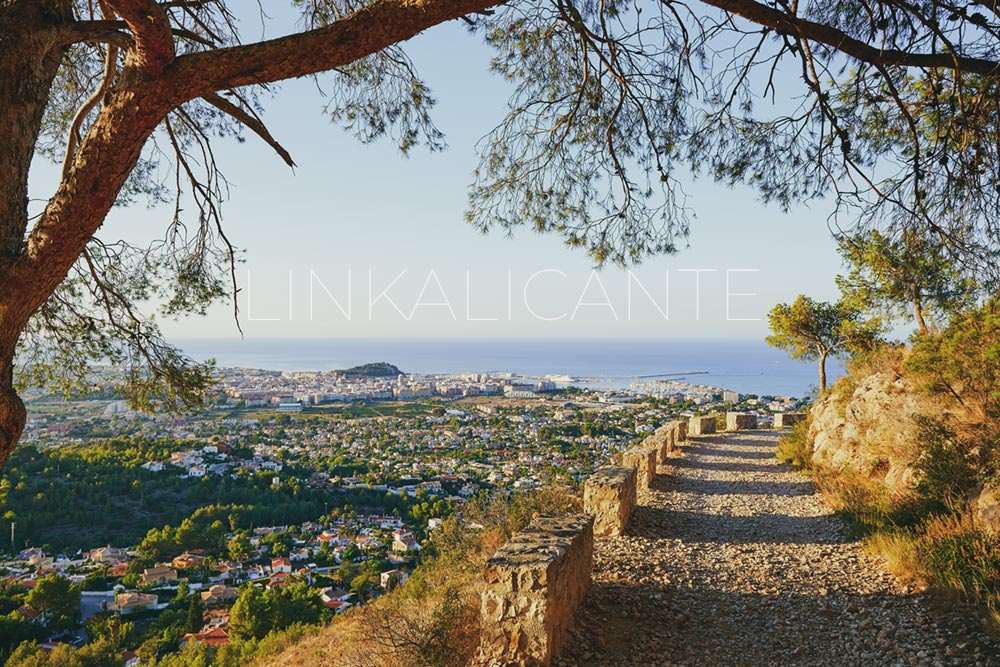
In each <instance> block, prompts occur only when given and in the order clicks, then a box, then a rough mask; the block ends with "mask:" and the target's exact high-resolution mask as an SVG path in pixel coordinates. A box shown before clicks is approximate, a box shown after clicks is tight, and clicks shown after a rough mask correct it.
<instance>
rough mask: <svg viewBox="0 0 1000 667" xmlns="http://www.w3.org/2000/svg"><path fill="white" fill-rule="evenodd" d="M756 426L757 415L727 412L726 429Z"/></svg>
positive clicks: (735, 429)
mask: <svg viewBox="0 0 1000 667" xmlns="http://www.w3.org/2000/svg"><path fill="white" fill-rule="evenodd" d="M755 428H757V415H755V414H751V413H748V412H727V413H726V430H727V431H747V430H750V429H755Z"/></svg>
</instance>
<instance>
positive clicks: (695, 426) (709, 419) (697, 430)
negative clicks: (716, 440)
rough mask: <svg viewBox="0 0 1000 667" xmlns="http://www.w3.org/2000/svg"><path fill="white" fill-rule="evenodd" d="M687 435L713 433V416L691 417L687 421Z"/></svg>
mask: <svg viewBox="0 0 1000 667" xmlns="http://www.w3.org/2000/svg"><path fill="white" fill-rule="evenodd" d="M688 433H690V434H691V435H709V434H711V433H715V415H708V416H705V417H691V419H689V420H688Z"/></svg>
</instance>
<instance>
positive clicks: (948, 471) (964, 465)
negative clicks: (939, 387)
mask: <svg viewBox="0 0 1000 667" xmlns="http://www.w3.org/2000/svg"><path fill="white" fill-rule="evenodd" d="M913 418H914V420H915V421H916V423H917V437H918V439H919V447H920V450H919V451H920V454H919V456H918V457H917V460H916V462H915V463H914V468H915V469H916V470H917V472H918V473H919V474H920V478H919V480H918V482H917V486H916V491H917V493H919V494H920V495H921V496H923V497H924V498H925V499H926V500H927V501H928V503H929V508H930V509H932V510H936V511H944V510H948V511H952V512H954V511H958V510H960V509H961V508H962V506H963V505H964V504H965V499H966V497H967V494H968V492H969V491H970V490H971V489H973V488H974V487H975V486H976V483H977V473H976V468H975V467H974V466H973V464H972V461H971V458H970V455H969V450H970V449H971V447H970V446H969V443H966V442H963V441H961V440H960V439H958V437H957V436H956V434H955V431H954V430H952V429H951V428H949V427H948V426H947V424H946V423H945V422H944V420H942V419H933V418H931V417H925V416H921V415H914V417H913Z"/></svg>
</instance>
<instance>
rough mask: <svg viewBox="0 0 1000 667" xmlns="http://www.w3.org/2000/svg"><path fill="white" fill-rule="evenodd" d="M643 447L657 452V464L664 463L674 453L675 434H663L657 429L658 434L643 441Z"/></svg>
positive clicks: (665, 432) (668, 432) (669, 432)
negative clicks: (651, 448)
mask: <svg viewBox="0 0 1000 667" xmlns="http://www.w3.org/2000/svg"><path fill="white" fill-rule="evenodd" d="M642 446H643V447H653V448H654V449H655V450H656V460H657V462H658V463H663V462H664V461H666V460H667V457H669V456H670V454H671V452H673V451H674V433H673V431H664V432H662V433H661V432H660V429H657V430H656V433H654V434H653V435H651V436H649V437H648V438H646V439H645V440H643V441H642Z"/></svg>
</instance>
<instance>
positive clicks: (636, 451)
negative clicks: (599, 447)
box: [622, 447, 659, 491]
mask: <svg viewBox="0 0 1000 667" xmlns="http://www.w3.org/2000/svg"><path fill="white" fill-rule="evenodd" d="M658 455H659V453H658V450H657V449H655V448H653V447H633V448H632V449H630V450H628V451H626V452H624V453H623V454H622V466H623V467H626V468H635V472H636V489H637V490H639V491H645V490H646V489H648V488H649V485H650V484H652V482H653V478H654V477H656V462H657V457H658Z"/></svg>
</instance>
